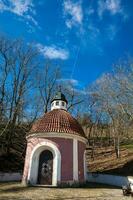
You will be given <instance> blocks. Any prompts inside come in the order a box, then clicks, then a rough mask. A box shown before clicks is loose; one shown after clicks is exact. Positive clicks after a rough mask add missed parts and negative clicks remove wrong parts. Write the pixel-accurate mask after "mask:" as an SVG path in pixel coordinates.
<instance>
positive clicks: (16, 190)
mask: <svg viewBox="0 0 133 200" xmlns="http://www.w3.org/2000/svg"><path fill="white" fill-rule="evenodd" d="M9 199H10V200H70V199H71V200H80V199H81V200H82V199H83V200H85V199H89V200H126V199H130V197H124V196H123V195H122V190H121V189H119V188H114V187H111V186H106V185H98V184H93V183H91V184H90V185H88V187H87V188H44V187H23V186H22V185H21V183H0V200H9Z"/></svg>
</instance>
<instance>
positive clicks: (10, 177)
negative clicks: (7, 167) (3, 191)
mask: <svg viewBox="0 0 133 200" xmlns="http://www.w3.org/2000/svg"><path fill="white" fill-rule="evenodd" d="M21 179H22V174H21V173H17V172H16V173H3V172H0V182H5V181H21Z"/></svg>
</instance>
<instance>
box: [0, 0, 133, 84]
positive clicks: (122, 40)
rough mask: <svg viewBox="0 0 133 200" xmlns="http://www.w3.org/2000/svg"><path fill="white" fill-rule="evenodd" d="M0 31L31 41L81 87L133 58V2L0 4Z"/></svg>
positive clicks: (21, 0) (27, 0)
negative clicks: (119, 61) (121, 60)
mask: <svg viewBox="0 0 133 200" xmlns="http://www.w3.org/2000/svg"><path fill="white" fill-rule="evenodd" d="M0 31H1V33H4V34H6V35H8V36H10V37H11V38H24V40H25V41H26V42H27V43H29V42H32V43H33V45H34V46H35V47H36V48H38V50H39V51H40V52H41V54H42V56H44V57H45V58H46V59H47V58H48V59H50V60H52V61H53V62H57V63H59V64H60V66H61V68H62V71H63V79H72V80H73V83H74V84H75V85H77V86H78V87H80V88H83V87H85V86H87V85H88V84H91V83H92V82H94V81H95V80H96V79H97V78H99V77H100V75H102V73H104V72H108V71H110V70H111V68H112V65H113V64H114V63H116V62H117V61H118V60H119V59H120V58H123V57H125V56H126V55H130V56H132V55H133V1H132V0H0Z"/></svg>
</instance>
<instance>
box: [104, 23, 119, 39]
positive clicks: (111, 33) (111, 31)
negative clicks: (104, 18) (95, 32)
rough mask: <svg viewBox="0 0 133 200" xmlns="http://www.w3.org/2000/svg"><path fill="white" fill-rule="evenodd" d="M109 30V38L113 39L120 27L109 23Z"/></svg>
mask: <svg viewBox="0 0 133 200" xmlns="http://www.w3.org/2000/svg"><path fill="white" fill-rule="evenodd" d="M106 31H107V35H108V38H109V39H110V40H113V39H114V38H115V36H116V34H117V32H118V27H116V26H115V25H112V24H111V25H109V26H108V28H107V29H106Z"/></svg>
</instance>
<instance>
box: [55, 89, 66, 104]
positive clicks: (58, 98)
mask: <svg viewBox="0 0 133 200" xmlns="http://www.w3.org/2000/svg"><path fill="white" fill-rule="evenodd" d="M55 100H62V101H65V102H66V103H67V100H66V97H65V95H64V94H63V93H61V92H60V91H59V92H57V93H56V95H55V96H54V98H53V99H52V101H51V103H52V102H53V101H55Z"/></svg>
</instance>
